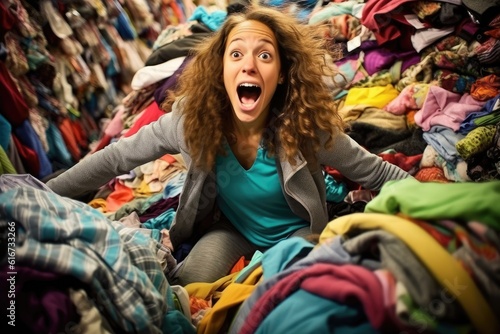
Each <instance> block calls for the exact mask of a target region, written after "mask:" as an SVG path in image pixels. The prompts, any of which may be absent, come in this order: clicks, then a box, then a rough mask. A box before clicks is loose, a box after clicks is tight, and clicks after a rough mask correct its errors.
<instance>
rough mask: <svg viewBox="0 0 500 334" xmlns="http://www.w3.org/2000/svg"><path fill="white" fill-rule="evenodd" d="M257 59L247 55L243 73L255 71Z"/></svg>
mask: <svg viewBox="0 0 500 334" xmlns="http://www.w3.org/2000/svg"><path fill="white" fill-rule="evenodd" d="M255 70H256V69H255V60H254V59H253V57H246V59H245V63H244V64H243V73H255Z"/></svg>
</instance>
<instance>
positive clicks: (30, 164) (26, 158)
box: [12, 135, 40, 177]
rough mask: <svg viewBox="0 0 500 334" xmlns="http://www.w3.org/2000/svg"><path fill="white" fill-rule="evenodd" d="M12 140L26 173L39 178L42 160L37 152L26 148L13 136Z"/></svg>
mask: <svg viewBox="0 0 500 334" xmlns="http://www.w3.org/2000/svg"><path fill="white" fill-rule="evenodd" d="M12 139H13V141H14V145H15V146H16V149H17V152H18V153H19V157H20V158H21V161H22V162H23V165H24V168H25V169H26V171H27V172H28V173H29V174H31V175H34V176H35V177H36V176H38V175H39V174H40V160H39V159H38V154H36V151H34V150H32V149H31V148H29V147H27V146H24V145H23V144H22V143H21V141H20V140H19V139H17V137H16V136H15V135H12Z"/></svg>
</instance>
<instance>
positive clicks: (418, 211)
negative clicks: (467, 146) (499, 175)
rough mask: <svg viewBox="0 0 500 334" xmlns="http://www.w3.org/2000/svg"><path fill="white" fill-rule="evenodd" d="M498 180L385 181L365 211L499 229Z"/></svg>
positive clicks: (499, 189) (499, 191) (499, 190)
mask: <svg viewBox="0 0 500 334" xmlns="http://www.w3.org/2000/svg"><path fill="white" fill-rule="evenodd" d="M499 202H500V181H497V180H495V181H489V182H482V183H474V182H461V183H434V182H423V183H420V182H418V181H417V180H415V179H404V180H399V181H389V182H387V183H386V184H385V185H384V186H383V187H382V189H381V190H380V193H379V194H378V195H377V196H376V197H375V198H374V199H373V200H371V201H370V202H369V203H368V204H367V205H366V207H365V212H378V213H388V214H396V213H402V214H405V215H407V216H410V217H412V218H416V219H422V220H438V219H456V220H458V221H473V220H474V221H478V222H481V223H484V224H486V225H488V226H490V227H492V228H494V229H495V230H497V231H500V205H499Z"/></svg>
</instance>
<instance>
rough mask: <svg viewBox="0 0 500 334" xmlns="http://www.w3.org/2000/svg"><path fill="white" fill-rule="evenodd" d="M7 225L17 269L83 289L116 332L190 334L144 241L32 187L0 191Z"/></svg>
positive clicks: (98, 215) (74, 204)
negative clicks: (61, 278)
mask: <svg viewBox="0 0 500 334" xmlns="http://www.w3.org/2000/svg"><path fill="white" fill-rule="evenodd" d="M3 190H5V188H4V189H3ZM11 221H14V222H16V227H17V231H16V239H17V242H18V245H17V248H16V263H17V264H23V265H26V266H31V267H34V268H37V269H39V270H46V271H50V272H55V273H59V274H61V275H71V276H74V277H76V278H78V279H79V280H80V281H82V282H84V283H86V284H87V285H88V289H89V295H90V298H92V299H93V300H94V302H95V304H96V306H97V307H98V309H99V310H100V311H101V314H102V315H103V316H104V317H105V318H106V319H107V320H108V321H109V322H110V324H111V325H112V326H113V328H116V329H117V331H118V332H126V333H148V334H149V333H161V332H175V333H194V328H193V326H192V325H191V324H190V322H189V320H188V319H187V318H185V317H184V316H183V315H182V314H181V313H180V312H179V311H178V310H176V309H175V308H174V306H173V305H174V303H173V296H172V291H171V290H170V286H169V285H168V282H167V280H166V278H165V275H164V273H163V271H162V269H161V266H160V263H159V262H158V260H157V258H156V255H155V252H154V247H155V246H154V245H152V244H151V239H150V238H148V237H147V236H145V235H143V234H142V233H138V232H137V230H134V229H127V228H125V227H124V226H120V225H119V223H118V222H110V221H109V220H107V219H106V217H105V216H104V215H103V214H102V213H100V212H99V211H97V210H95V209H93V208H91V207H90V206H88V205H87V204H84V203H81V202H78V201H75V200H72V199H69V198H65V197H61V196H59V195H57V194H55V193H52V192H47V191H43V190H40V189H35V188H33V187H21V188H13V189H10V190H7V191H5V192H3V193H0V224H1V225H5V224H6V223H7V222H11Z"/></svg>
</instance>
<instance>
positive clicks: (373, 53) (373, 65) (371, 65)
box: [363, 48, 420, 75]
mask: <svg viewBox="0 0 500 334" xmlns="http://www.w3.org/2000/svg"><path fill="white" fill-rule="evenodd" d="M399 59H402V60H403V61H404V60H406V59H410V61H412V62H413V61H415V60H417V62H416V63H418V62H419V61H420V57H419V56H418V54H417V52H416V51H406V52H393V51H390V50H389V49H386V48H377V49H373V50H369V51H366V52H365V59H364V62H363V65H364V68H365V70H366V71H367V72H368V74H369V75H373V74H375V73H377V72H379V71H381V70H383V69H388V68H389V67H391V66H392V65H393V64H394V63H395V62H396V61H397V60H399ZM405 66H406V68H408V64H405ZM402 71H403V70H402Z"/></svg>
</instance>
